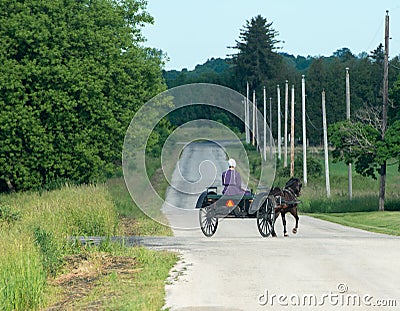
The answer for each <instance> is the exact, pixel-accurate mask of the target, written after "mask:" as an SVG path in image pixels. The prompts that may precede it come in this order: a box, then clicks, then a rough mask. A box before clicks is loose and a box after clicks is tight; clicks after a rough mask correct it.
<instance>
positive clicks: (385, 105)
mask: <svg viewBox="0 0 400 311" xmlns="http://www.w3.org/2000/svg"><path fill="white" fill-rule="evenodd" d="M388 93H389V11H386V18H385V57H384V62H383V106H382V140H384V139H385V134H386V129H387V110H388V96H389V95H388ZM385 191H386V161H384V162H383V164H382V166H381V171H380V185H379V210H380V211H384V210H385Z"/></svg>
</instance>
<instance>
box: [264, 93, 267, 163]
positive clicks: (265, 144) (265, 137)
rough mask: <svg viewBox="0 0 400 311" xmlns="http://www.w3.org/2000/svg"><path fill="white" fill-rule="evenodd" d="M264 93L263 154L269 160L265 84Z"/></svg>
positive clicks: (265, 159)
mask: <svg viewBox="0 0 400 311" xmlns="http://www.w3.org/2000/svg"><path fill="white" fill-rule="evenodd" d="M263 95H264V139H263V140H264V146H263V147H264V148H263V154H264V161H267V91H266V89H265V86H264V90H263Z"/></svg>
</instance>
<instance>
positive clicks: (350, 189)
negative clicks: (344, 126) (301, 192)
mask: <svg viewBox="0 0 400 311" xmlns="http://www.w3.org/2000/svg"><path fill="white" fill-rule="evenodd" d="M346 119H347V120H350V75H349V68H346ZM347 170H348V172H347V175H348V181H349V183H348V184H349V188H348V189H349V199H350V200H351V199H353V173H352V168H351V163H349V165H348V168H347Z"/></svg>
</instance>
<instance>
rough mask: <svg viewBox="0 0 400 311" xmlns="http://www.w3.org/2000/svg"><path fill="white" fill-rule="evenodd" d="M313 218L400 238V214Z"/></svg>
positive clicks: (365, 213) (330, 215) (347, 214)
mask: <svg viewBox="0 0 400 311" xmlns="http://www.w3.org/2000/svg"><path fill="white" fill-rule="evenodd" d="M312 216H313V217H316V218H319V219H323V220H327V221H331V222H335V223H338V224H341V225H345V226H349V227H354V228H359V229H363V230H368V231H373V232H377V233H384V234H390V235H397V236H400V212H359V213H332V214H312Z"/></svg>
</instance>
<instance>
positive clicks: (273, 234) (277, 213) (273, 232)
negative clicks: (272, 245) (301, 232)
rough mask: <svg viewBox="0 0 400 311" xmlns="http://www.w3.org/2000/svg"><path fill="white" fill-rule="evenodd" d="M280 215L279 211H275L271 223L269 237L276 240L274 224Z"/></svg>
mask: <svg viewBox="0 0 400 311" xmlns="http://www.w3.org/2000/svg"><path fill="white" fill-rule="evenodd" d="M280 213H281V211H280V210H279V209H276V210H275V216H274V221H273V222H272V232H271V235H272V236H273V237H274V238H276V232H275V222H276V220H277V219H278V217H279V214H280Z"/></svg>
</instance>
